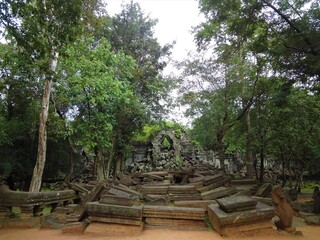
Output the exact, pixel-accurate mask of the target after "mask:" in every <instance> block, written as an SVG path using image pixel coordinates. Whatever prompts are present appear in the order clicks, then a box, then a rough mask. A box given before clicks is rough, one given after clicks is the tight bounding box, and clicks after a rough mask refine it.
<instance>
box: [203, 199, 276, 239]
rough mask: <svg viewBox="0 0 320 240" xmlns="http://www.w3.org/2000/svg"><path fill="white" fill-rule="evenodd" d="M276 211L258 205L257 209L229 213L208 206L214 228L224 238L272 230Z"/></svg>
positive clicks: (260, 204) (214, 206)
mask: <svg viewBox="0 0 320 240" xmlns="http://www.w3.org/2000/svg"><path fill="white" fill-rule="evenodd" d="M274 215H275V213H274V209H273V208H272V207H270V206H268V205H265V204H263V203H259V202H258V203H257V205H256V208H255V209H251V210H244V211H238V212H230V213H227V212H225V211H223V210H222V209H221V208H220V207H218V206H216V205H209V206H208V216H209V221H210V223H211V225H212V227H213V228H214V229H215V230H216V231H217V232H218V233H219V234H220V235H222V236H231V235H234V234H236V233H238V232H245V231H252V230H258V229H266V228H270V229H272V222H271V219H272V218H273V217H274Z"/></svg>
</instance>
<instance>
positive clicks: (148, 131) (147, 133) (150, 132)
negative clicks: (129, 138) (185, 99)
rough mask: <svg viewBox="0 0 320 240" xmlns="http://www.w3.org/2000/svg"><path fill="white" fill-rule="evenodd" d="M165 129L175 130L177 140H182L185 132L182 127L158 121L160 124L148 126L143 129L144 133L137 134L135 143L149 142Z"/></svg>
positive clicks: (134, 139) (155, 123)
mask: <svg viewBox="0 0 320 240" xmlns="http://www.w3.org/2000/svg"><path fill="white" fill-rule="evenodd" d="M163 129H173V130H174V133H175V136H176V137H177V138H181V134H182V131H183V128H182V127H181V125H179V124H177V123H173V122H165V121H158V122H153V123H150V124H146V125H145V126H144V127H143V129H142V131H139V132H137V133H135V135H134V137H133V141H134V142H148V141H150V140H151V139H152V138H153V137H155V135H157V133H159V132H160V131H161V130H163ZM178 136H179V137H178Z"/></svg>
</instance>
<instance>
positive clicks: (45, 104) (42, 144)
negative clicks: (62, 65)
mask: <svg viewBox="0 0 320 240" xmlns="http://www.w3.org/2000/svg"><path fill="white" fill-rule="evenodd" d="M51 86H52V80H51V79H48V80H46V82H45V89H44V95H43V98H42V109H41V113H40V122H39V138H38V154H37V162H36V165H35V167H34V169H33V175H32V179H31V184H30V188H29V191H30V192H39V191H40V188H41V182H42V175H43V170H44V166H45V162H46V152H47V120H48V112H49V102H50V92H51Z"/></svg>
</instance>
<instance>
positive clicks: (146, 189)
mask: <svg viewBox="0 0 320 240" xmlns="http://www.w3.org/2000/svg"><path fill="white" fill-rule="evenodd" d="M168 189H169V186H154V185H142V186H141V188H140V192H141V193H145V194H167V193H168Z"/></svg>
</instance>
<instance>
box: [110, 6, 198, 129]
mask: <svg viewBox="0 0 320 240" xmlns="http://www.w3.org/2000/svg"><path fill="white" fill-rule="evenodd" d="M130 1H131V0H106V2H107V4H108V5H107V12H108V13H109V14H110V15H114V14H116V13H120V11H121V4H128V3H130ZM134 2H138V3H139V4H140V7H141V9H142V11H143V12H144V13H145V14H149V16H150V18H152V19H158V24H157V25H156V26H155V29H154V30H155V37H156V38H158V40H159V42H160V44H161V45H164V44H167V43H172V42H173V41H176V44H175V46H174V48H173V51H172V59H173V60H177V61H182V60H183V59H185V58H186V57H187V53H188V52H189V51H194V50H196V45H195V43H194V41H193V35H192V33H191V30H192V27H194V26H196V25H198V24H199V23H200V22H201V20H203V18H202V17H201V16H200V14H199V10H198V1H196V0H134ZM171 72H173V73H175V74H178V73H177V70H175V68H174V67H173V66H172V65H168V66H167V68H166V69H165V71H164V74H170V73H171ZM172 94H173V96H176V94H175V93H172ZM171 111H172V113H171V114H169V116H168V117H169V119H168V120H174V121H178V122H180V123H182V124H184V125H188V126H190V121H191V119H187V118H186V117H184V111H185V108H184V107H176V108H174V109H172V110H171Z"/></svg>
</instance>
